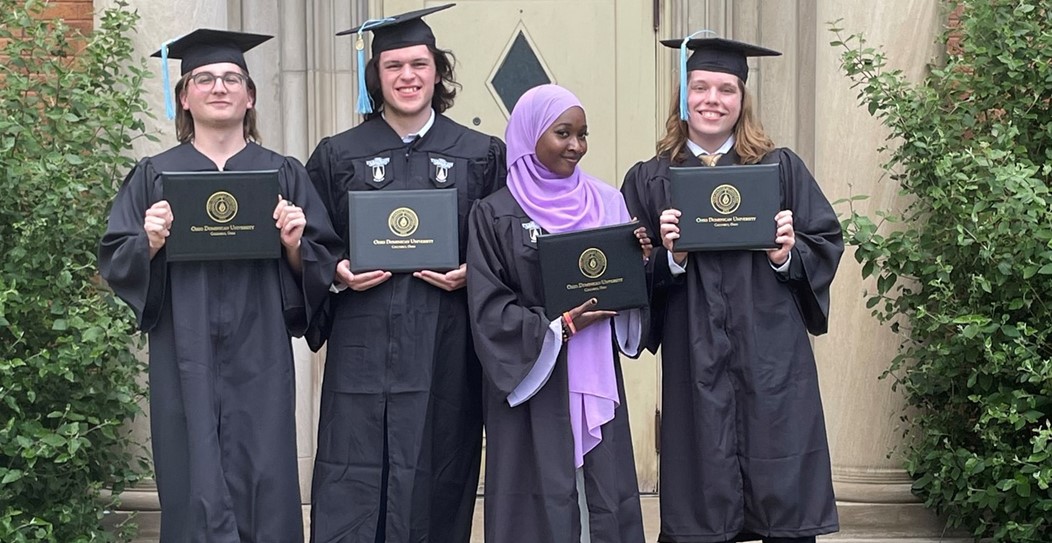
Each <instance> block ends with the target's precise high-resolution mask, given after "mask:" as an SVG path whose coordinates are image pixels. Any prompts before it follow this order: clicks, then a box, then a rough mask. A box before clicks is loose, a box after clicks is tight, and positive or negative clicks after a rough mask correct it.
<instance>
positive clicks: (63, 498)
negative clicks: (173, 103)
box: [0, 0, 147, 543]
mask: <svg viewBox="0 0 1052 543" xmlns="http://www.w3.org/2000/svg"><path fill="white" fill-rule="evenodd" d="M43 4H44V3H43V2H40V1H33V0H30V1H24V0H17V1H16V0H0V42H5V43H6V45H5V46H4V48H3V50H2V51H0V54H2V55H3V56H4V59H3V61H2V62H0V104H2V108H3V111H2V115H0V255H3V256H2V259H0V541H3V542H5V543H16V542H23V541H33V542H37V541H54V542H61V543H68V542H80V541H109V540H114V539H119V538H125V539H126V535H127V534H126V533H125V532H127V531H128V529H127V527H123V528H119V529H117V530H115V531H114V532H112V533H107V532H106V531H104V530H103V528H102V520H103V517H104V516H105V512H106V510H108V509H110V508H112V506H113V505H114V502H113V500H112V499H103V498H102V493H101V491H102V489H104V488H110V489H113V490H116V491H118V492H119V491H120V490H121V489H123V488H124V487H125V486H126V485H128V484H130V483H132V482H135V481H137V480H138V479H139V478H140V477H141V475H140V474H139V473H141V472H140V471H139V470H138V469H137V468H139V467H140V466H139V461H140V460H141V457H142V455H141V451H142V448H141V446H135V445H134V444H132V443H131V442H130V441H129V437H128V435H127V432H126V431H124V430H123V428H124V427H125V425H126V423H127V422H128V421H129V420H130V419H131V418H132V417H133V416H135V415H136V414H137V413H138V412H139V409H138V407H137V406H136V400H138V399H140V398H141V397H142V395H143V393H144V391H143V389H142V387H141V386H140V385H138V384H136V378H137V377H138V376H139V375H140V374H141V372H142V370H143V367H142V364H141V363H139V362H138V361H137V360H136V359H135V357H134V356H132V354H131V353H130V351H129V348H128V347H129V345H128V338H129V337H130V336H132V334H133V333H134V322H133V318H132V316H131V314H130V311H129V310H128V309H127V308H126V307H125V306H124V305H123V304H119V303H117V302H116V300H115V298H114V297H113V295H112V294H110V293H109V292H107V291H106V290H105V289H104V288H103V287H101V286H100V282H99V280H98V277H97V273H96V262H95V251H96V247H97V243H98V240H99V238H100V237H101V235H102V232H103V231H104V228H105V217H106V209H107V205H108V203H109V201H110V199H111V198H112V197H113V194H114V193H115V191H116V183H119V180H120V179H121V177H122V175H123V173H124V172H125V171H127V170H128V168H129V165H130V163H131V162H130V160H129V159H128V158H127V157H126V152H127V151H128V150H129V148H130V144H131V141H132V138H133V137H137V135H141V134H142V133H143V129H144V126H143V122H142V121H141V120H140V119H139V118H138V117H137V116H138V115H139V114H142V113H143V112H144V108H145V104H144V101H143V99H142V97H141V88H142V83H143V79H144V78H145V77H147V74H146V72H145V70H144V68H143V66H144V64H143V60H142V59H140V60H139V66H135V65H132V64H131V62H130V59H131V57H132V46H131V43H130V40H129V38H128V35H129V33H130V32H131V30H132V28H133V26H134V24H135V22H136V20H137V16H136V15H135V14H134V13H132V12H130V11H127V9H126V8H125V7H124V6H119V7H117V8H114V9H111V10H108V11H106V12H105V13H103V14H102V15H101V19H100V21H99V23H98V29H97V30H96V31H95V32H93V33H92V34H91V35H90V36H78V35H76V33H75V32H73V31H71V30H70V29H69V28H67V27H66V26H65V25H64V24H62V23H61V21H42V20H40V19H39V17H40V12H41V9H42V7H43Z"/></svg>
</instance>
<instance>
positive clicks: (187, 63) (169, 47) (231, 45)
mask: <svg viewBox="0 0 1052 543" xmlns="http://www.w3.org/2000/svg"><path fill="white" fill-rule="evenodd" d="M273 37H274V36H267V35H264V34H249V33H247V32H233V31H230V30H214V29H211V28H199V29H197V30H194V31H193V32H191V33H189V34H187V35H185V36H182V37H179V38H176V39H174V40H170V41H167V42H165V43H164V44H163V45H161V49H160V50H158V51H157V52H155V53H154V54H153V55H151V56H154V57H160V58H162V59H168V58H176V59H182V61H183V63H182V68H181V69H180V72H179V74H180V75H186V74H188V73H190V72H191V71H193V70H194V69H195V68H200V67H201V66H206V65H208V64H216V63H218V62H231V63H233V64H237V65H238V66H240V67H241V69H243V70H245V71H246V72H247V71H248V66H247V65H246V64H245V55H244V53H245V51H248V50H249V49H252V48H253V47H255V46H257V45H259V44H261V43H263V42H265V41H267V40H269V39H271V38H273Z"/></svg>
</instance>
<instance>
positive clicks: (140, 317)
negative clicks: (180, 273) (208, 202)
mask: <svg viewBox="0 0 1052 543" xmlns="http://www.w3.org/2000/svg"><path fill="white" fill-rule="evenodd" d="M155 177H156V176H155V174H154V170H153V167H152V165H151V163H150V161H149V159H144V160H143V161H141V162H139V164H137V165H136V166H135V168H133V169H132V171H131V172H130V173H128V176H127V177H125V179H124V183H123V184H122V185H121V189H120V191H118V192H117V197H116V198H115V199H114V201H113V207H112V208H111V209H110V216H109V222H108V224H107V227H106V233H105V234H103V236H102V241H101V242H100V243H99V272H100V273H101V274H102V277H103V279H105V280H106V282H107V283H108V284H109V286H110V288H111V289H113V292H114V293H116V294H117V296H118V297H120V298H121V299H122V300H124V302H125V303H127V304H128V306H130V307H131V308H132V311H134V312H135V319H136V322H137V323H138V326H139V329H140V330H142V331H144V332H149V331H150V330H152V329H153V327H154V326H155V325H156V324H157V320H158V318H159V317H160V314H161V310H162V308H163V305H164V296H165V289H166V283H167V279H168V277H167V273H168V266H167V256H166V252H165V249H164V248H161V250H160V251H158V252H157V254H156V255H154V257H153V258H152V259H151V258H150V242H149V239H148V238H147V236H146V231H145V230H144V229H143V223H144V222H145V217H146V210H147V209H149V208H150V206H152V205H153V204H154V203H156V202H157V201H159V200H160V199H161V198H160V195H159V194H154V190H153V181H154V178H155Z"/></svg>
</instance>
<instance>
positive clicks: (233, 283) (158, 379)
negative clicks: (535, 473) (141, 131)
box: [99, 30, 340, 543]
mask: <svg viewBox="0 0 1052 543" xmlns="http://www.w3.org/2000/svg"><path fill="white" fill-rule="evenodd" d="M269 38H270V36H260V35H255V34H242V33H233V32H223V31H213V30H197V31H195V32H193V33H191V34H189V35H187V36H185V37H183V38H181V39H179V40H177V41H174V42H169V43H167V44H166V45H165V46H164V47H167V55H168V56H169V57H172V58H182V78H181V79H180V80H179V82H178V83H177V84H176V85H175V95H176V97H177V99H178V105H179V108H178V117H177V118H176V132H177V136H178V139H179V141H180V144H179V145H178V146H176V147H174V148H172V149H169V150H167V151H165V152H163V153H161V154H159V155H157V156H154V157H149V158H146V159H143V160H142V161H140V162H139V163H138V164H137V165H136V166H135V168H134V169H133V170H132V171H131V173H129V174H128V177H127V178H126V179H125V180H124V184H123V186H122V187H121V189H120V192H119V193H118V194H117V197H116V199H115V200H114V202H113V207H112V210H111V212H110V217H109V227H108V228H107V230H106V234H105V235H104V237H103V238H102V242H101V245H100V249H99V267H100V269H101V272H102V276H103V277H104V278H105V279H106V281H108V282H109V285H110V287H112V288H113V290H114V292H116V293H117V295H118V296H120V297H121V298H122V299H123V300H124V301H125V302H127V303H128V305H129V306H131V308H132V309H133V310H134V312H135V316H136V318H137V319H138V324H139V327H140V328H141V329H142V330H143V331H144V332H147V333H148V334H149V378H150V427H151V437H152V445H153V460H154V470H155V473H156V479H157V489H158V494H159V496H160V502H161V541H162V543H183V542H189V541H201V542H203V541H208V542H224V543H238V542H240V543H246V542H254V543H260V542H274V543H288V542H295V541H302V540H303V521H302V514H301V505H300V494H299V480H298V476H297V462H296V434H295V398H294V395H295V380H294V371H293V370H294V368H293V358H292V347H291V344H290V336H293V335H295V336H298V335H302V334H303V333H304V331H305V330H306V328H307V326H308V324H309V320H310V317H311V315H313V314H314V313H315V311H317V309H318V308H319V307H321V304H322V302H323V301H324V299H325V296H326V292H327V289H328V287H329V285H330V284H331V282H332V278H333V270H334V268H335V266H336V262H337V257H338V256H339V254H340V252H339V251H340V241H339V238H338V237H337V236H336V235H335V233H334V232H333V230H332V226H331V225H330V223H329V219H328V217H327V215H326V213H325V207H324V206H323V205H322V202H321V200H320V199H319V198H318V196H317V193H316V192H315V190H314V187H313V186H312V185H311V184H310V180H309V178H308V177H307V172H306V170H305V169H304V168H303V166H302V165H301V164H300V163H299V162H297V161H296V160H295V159H292V158H288V157H284V156H281V155H279V154H277V153H274V152H272V151H269V150H267V149H264V148H263V147H261V146H259V145H258V144H257V143H255V142H254V140H257V139H258V134H257V130H256V125H255V83H253V82H252V79H251V78H249V75H248V68H247V67H246V64H245V59H244V55H243V54H242V52H243V51H246V50H248V49H249V48H251V47H253V46H255V45H257V44H259V43H261V42H263V41H265V40H267V39H269ZM155 56H157V55H155ZM217 170H224V171H249V170H278V172H279V184H280V190H281V194H280V196H279V195H277V194H275V195H274V201H275V203H276V206H275V208H274V221H275V222H274V223H273V224H272V225H260V226H262V227H268V226H269V227H277V228H279V229H280V231H281V234H280V239H281V245H282V256H281V258H280V259H277V260H225V261H224V260H219V261H193V262H185V261H180V262H169V261H168V258H167V253H166V250H165V241H166V238H167V237H168V235H169V233H170V231H171V229H172V228H173V224H174V225H176V226H178V224H179V220H180V217H179V216H176V215H173V213H172V209H171V207H170V206H169V204H168V202H167V201H166V200H165V199H164V194H163V193H162V183H161V178H160V173H161V172H166V171H191V172H207V171H211V172H214V171H217ZM184 221H185V219H184Z"/></svg>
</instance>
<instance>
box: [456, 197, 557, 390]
mask: <svg viewBox="0 0 1052 543" xmlns="http://www.w3.org/2000/svg"><path fill="white" fill-rule="evenodd" d="M468 222H469V234H468V250H467V264H468V266H467V272H468V280H467V290H468V311H469V314H470V316H471V322H472V323H473V326H472V327H471V333H472V337H473V338H474V340H475V352H476V353H478V356H479V360H480V361H481V362H482V369H483V371H484V372H485V374H486V376H487V377H488V378H489V380H490V382H491V383H493V385H495V386H496V388H497V389H498V390H500V391H501V392H502V393H503V394H505V396H510V395H511V394H512V392H514V391H515V389H516V388H517V387H518V386H519V385H520V384H521V383H522V382H523V380H524V379H526V377H527V376H528V375H529V374H530V373H531V370H532V369H533V367H534V364H535V363H536V362H537V360H538V358H539V357H540V354H541V350H542V347H543V345H544V339H545V336H546V335H547V334H548V332H549V330H550V329H549V326H550V324H551V321H549V320H548V318H547V317H546V316H545V314H544V308H543V307H540V306H538V307H526V306H523V305H522V304H521V303H520V301H519V297H518V295H517V293H516V292H515V290H513V289H512V287H511V286H509V285H508V283H507V281H506V280H505V277H507V273H506V270H508V269H509V268H508V267H509V263H508V262H507V258H506V255H505V254H504V253H503V252H502V251H501V247H502V244H501V241H505V244H504V245H505V246H506V245H507V243H506V240H500V239H498V233H497V232H496V229H495V222H496V221H495V220H494V218H493V215H492V213H491V211H490V208H489V206H488V205H487V204H486V202H484V201H483V202H479V203H477V204H475V206H474V207H473V208H472V210H471V214H470V217H469V220H468Z"/></svg>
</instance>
